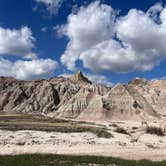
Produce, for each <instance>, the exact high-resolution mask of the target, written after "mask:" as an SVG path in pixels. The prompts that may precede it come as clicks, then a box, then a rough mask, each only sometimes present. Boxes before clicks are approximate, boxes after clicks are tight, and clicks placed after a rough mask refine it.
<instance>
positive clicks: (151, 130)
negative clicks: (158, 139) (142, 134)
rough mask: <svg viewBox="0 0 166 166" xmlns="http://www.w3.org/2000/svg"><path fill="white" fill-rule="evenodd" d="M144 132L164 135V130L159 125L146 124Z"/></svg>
mask: <svg viewBox="0 0 166 166" xmlns="http://www.w3.org/2000/svg"><path fill="white" fill-rule="evenodd" d="M146 133H147V134H155V135H158V136H164V130H163V129H162V128H160V127H154V126H147V127H146Z"/></svg>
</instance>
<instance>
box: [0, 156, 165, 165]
mask: <svg viewBox="0 0 166 166" xmlns="http://www.w3.org/2000/svg"><path fill="white" fill-rule="evenodd" d="M93 164H97V165H99V166H166V161H160V162H152V161H148V160H140V161H135V160H123V159H119V158H112V157H97V156H67V155H40V154H34V155H16V156H0V166H90V165H91V166H93Z"/></svg>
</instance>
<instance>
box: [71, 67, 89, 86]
mask: <svg viewBox="0 0 166 166" xmlns="http://www.w3.org/2000/svg"><path fill="white" fill-rule="evenodd" d="M69 79H70V80H71V81H73V82H75V83H83V84H91V81H89V80H88V78H86V77H85V76H84V74H83V73H82V72H81V71H80V70H79V71H77V72H76V73H75V74H74V75H73V76H71V77H70V78H69Z"/></svg>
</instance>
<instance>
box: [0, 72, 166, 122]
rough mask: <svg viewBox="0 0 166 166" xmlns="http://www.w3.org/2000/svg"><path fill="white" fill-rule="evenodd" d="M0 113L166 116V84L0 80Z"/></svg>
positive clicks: (127, 117) (102, 117)
mask: <svg viewBox="0 0 166 166" xmlns="http://www.w3.org/2000/svg"><path fill="white" fill-rule="evenodd" d="M0 111H1V112H10V113H16V112H17V113H31V114H43V115H48V116H52V117H56V118H70V119H77V120H93V121H97V120H142V119H151V118H153V119H157V118H160V117H164V116H166V81H164V80H155V81H148V80H145V79H140V78H136V79H134V80H132V81H130V82H129V83H128V84H118V85H115V86H114V87H106V86H103V85H96V84H92V83H91V82H90V81H89V80H88V79H87V78H86V77H85V76H84V75H83V74H82V73H81V72H80V71H79V72H77V73H76V74H75V75H73V76H72V77H70V78H64V77H57V78H52V79H49V80H36V81H21V80H16V79H14V78H10V77H0Z"/></svg>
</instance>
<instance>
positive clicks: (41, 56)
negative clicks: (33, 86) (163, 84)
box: [0, 0, 166, 85]
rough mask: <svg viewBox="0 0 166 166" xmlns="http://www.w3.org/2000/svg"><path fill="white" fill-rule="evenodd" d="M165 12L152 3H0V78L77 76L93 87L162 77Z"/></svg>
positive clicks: (70, 0) (162, 6)
mask: <svg viewBox="0 0 166 166" xmlns="http://www.w3.org/2000/svg"><path fill="white" fill-rule="evenodd" d="M164 16H166V8H165V2H164V1H163V2H162V3H161V1H156V0H141V1H133V0H101V1H92V0H1V1H0V75H2V76H12V77H16V78H18V79H27V80H28V79H38V78H49V77H53V76H58V75H70V74H72V73H74V72H75V71H77V70H81V71H83V72H84V73H85V74H87V75H88V76H89V77H90V79H91V80H92V81H94V82H98V83H104V84H108V85H109V83H111V82H112V83H118V82H128V81H129V80H131V79H133V78H134V77H142V78H147V79H153V78H162V77H165V75H166V74H165V71H166V48H165V46H164V42H165V41H166V18H165V17H164Z"/></svg>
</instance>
